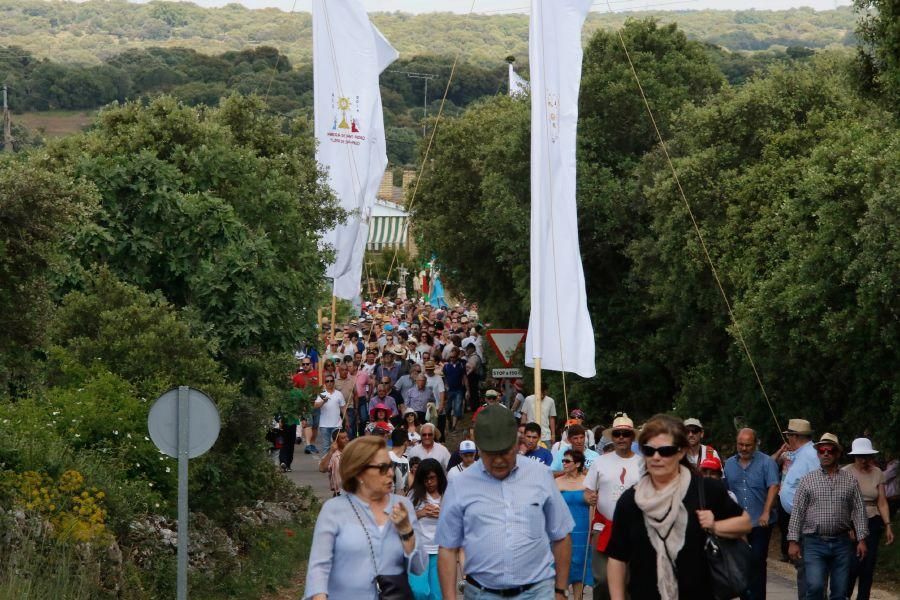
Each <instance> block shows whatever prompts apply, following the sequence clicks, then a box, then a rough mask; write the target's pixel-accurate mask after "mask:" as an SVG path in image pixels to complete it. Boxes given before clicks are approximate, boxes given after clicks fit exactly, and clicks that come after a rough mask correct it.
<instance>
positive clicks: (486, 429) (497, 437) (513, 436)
mask: <svg viewBox="0 0 900 600" xmlns="http://www.w3.org/2000/svg"><path fill="white" fill-rule="evenodd" d="M518 441H519V432H518V428H517V426H516V418H515V417H514V416H513V414H512V412H511V411H510V410H509V409H508V408H506V407H505V406H502V405H500V404H492V405H490V406H487V407H485V408H484V410H482V411H481V412H480V413H478V419H477V420H476V421H475V443H476V444H477V445H478V448H479V449H480V450H481V451H482V452H504V451H506V450H509V449H510V448H512V447H513V446H515V445H516V442H518Z"/></svg>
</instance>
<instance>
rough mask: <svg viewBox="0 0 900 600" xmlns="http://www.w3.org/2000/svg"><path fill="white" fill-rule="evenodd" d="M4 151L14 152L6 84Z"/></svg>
mask: <svg viewBox="0 0 900 600" xmlns="http://www.w3.org/2000/svg"><path fill="white" fill-rule="evenodd" d="M3 151H4V152H12V151H13V143H12V126H11V124H10V121H9V106H8V105H7V103H6V86H5V85H4V86H3Z"/></svg>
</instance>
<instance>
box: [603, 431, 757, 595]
mask: <svg viewBox="0 0 900 600" xmlns="http://www.w3.org/2000/svg"><path fill="white" fill-rule="evenodd" d="M638 441H639V443H640V447H641V452H642V453H643V455H644V459H645V461H646V467H647V473H646V474H645V475H644V476H643V477H642V478H641V479H640V480H639V481H638V483H637V485H635V486H634V487H633V488H631V489H630V490H627V491H626V492H625V493H623V494H622V496H621V497H620V498H619V501H618V503H617V504H616V512H615V515H614V517H613V523H614V525H613V529H612V535H611V537H610V541H609V545H608V546H607V555H608V557H609V562H608V564H607V575H608V577H609V592H610V597H611V598H612V599H613V600H624V599H625V597H626V587H627V593H628V594H629V595H630V596H631V597H632V598H640V599H641V600H656V599H661V600H678V598H690V599H691V600H713V592H712V587H711V582H710V575H709V568H708V566H707V563H706V555H705V554H704V551H703V547H704V543H705V541H706V535H705V534H704V531H703V530H704V529H706V530H710V531H712V532H713V533H715V534H716V535H717V536H719V537H724V538H738V537H741V536H743V535H746V534H748V533H750V529H751V523H750V515H748V514H747V513H746V512H745V511H744V510H742V509H741V507H740V506H738V505H737V504H735V503H734V501H733V500H732V499H731V498H729V497H728V494H727V492H726V490H725V486H724V485H723V484H722V482H721V481H717V480H715V479H704V478H702V477H700V476H699V475H698V474H697V473H696V472H694V470H693V469H692V467H691V465H690V463H689V462H688V459H687V455H686V451H687V447H688V440H687V431H686V430H685V428H684V423H682V422H681V419H678V418H676V417H671V416H669V415H656V416H655V417H653V418H651V419H650V420H649V421H647V424H646V425H644V428H643V429H642V430H641V435H640V438H639V440H638ZM701 485H702V486H703V491H704V496H705V500H706V505H705V506H704V509H703V510H701V509H700V498H699V493H698V488H699V486H701ZM629 570H630V573H629V576H628V577H627V578H626V573H627V572H628V571H629ZM626 580H627V581H626Z"/></svg>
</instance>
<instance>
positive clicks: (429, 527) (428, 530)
mask: <svg viewBox="0 0 900 600" xmlns="http://www.w3.org/2000/svg"><path fill="white" fill-rule="evenodd" d="M428 504H437V505H438V506H440V505H441V498H440V496H438V497H437V498H434V497H432V495H431V494H429V493H428V492H425V498H424V500H422V501H421V502H419V503H418V504H417V505H416V506H415V509H416V510H421V509H422V508H423V507H424V506H426V505H428ZM437 525H438V520H437V519H435V518H434V517H423V518H421V519H419V532H420V535H421V536H422V539H421V540H419V543H420V544H422V548H423V549H424V550H425V552H426V553H427V554H437V553H438V547H437V544H435V543H434V536H435V534H436V533H437Z"/></svg>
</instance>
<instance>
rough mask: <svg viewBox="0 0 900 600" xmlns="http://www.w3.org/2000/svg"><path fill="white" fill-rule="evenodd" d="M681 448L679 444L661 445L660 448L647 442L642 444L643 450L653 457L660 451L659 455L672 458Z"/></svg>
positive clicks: (647, 455) (646, 454) (644, 453)
mask: <svg viewBox="0 0 900 600" xmlns="http://www.w3.org/2000/svg"><path fill="white" fill-rule="evenodd" d="M679 450H680V448H679V447H678V446H660V447H659V448H656V447H654V446H648V445H647V444H644V445H643V446H641V452H642V453H643V455H644V456H646V457H647V458H650V457H652V456H653V455H654V454H656V453H657V452H659V455H660V456H662V457H663V458H670V457H672V456H675V455H676V454H678V451H679Z"/></svg>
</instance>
